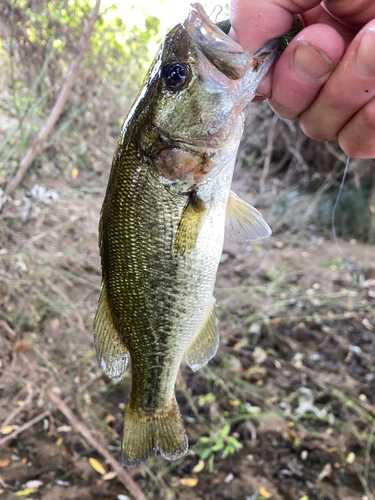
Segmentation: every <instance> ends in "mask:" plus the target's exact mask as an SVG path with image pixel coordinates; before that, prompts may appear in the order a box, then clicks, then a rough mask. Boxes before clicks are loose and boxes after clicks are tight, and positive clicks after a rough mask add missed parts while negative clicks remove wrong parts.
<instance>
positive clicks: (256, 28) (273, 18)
mask: <svg viewBox="0 0 375 500" xmlns="http://www.w3.org/2000/svg"><path fill="white" fill-rule="evenodd" d="M319 4H320V0H294V1H293V0H232V2H231V10H230V21H231V24H232V27H233V30H234V31H235V34H236V37H235V38H236V41H237V42H238V43H239V44H240V45H241V46H242V47H243V48H244V49H245V50H248V51H249V52H250V54H253V53H255V52H256V51H257V50H259V49H260V48H261V47H263V45H265V44H266V43H267V42H268V41H269V40H270V39H271V38H277V37H279V36H282V35H285V33H287V32H288V31H289V30H290V28H291V26H292V22H293V14H300V13H302V12H305V11H307V10H309V9H312V8H313V7H316V6H317V5H319Z"/></svg>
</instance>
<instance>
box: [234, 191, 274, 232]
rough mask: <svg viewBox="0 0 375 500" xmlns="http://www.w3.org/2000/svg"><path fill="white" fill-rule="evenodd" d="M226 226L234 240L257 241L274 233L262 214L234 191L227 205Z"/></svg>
mask: <svg viewBox="0 0 375 500" xmlns="http://www.w3.org/2000/svg"><path fill="white" fill-rule="evenodd" d="M226 228H227V231H228V236H229V238H230V239H231V240H233V241H255V240H260V239H262V238H268V236H270V235H271V234H272V231H271V229H270V227H269V225H268V224H267V222H266V221H265V220H264V219H263V217H262V214H261V213H260V212H259V211H258V210H257V209H256V208H254V207H252V206H251V205H249V204H248V203H246V201H243V200H241V198H239V197H238V196H237V195H236V193H234V192H233V191H231V192H230V195H229V200H228V205H227V215H226Z"/></svg>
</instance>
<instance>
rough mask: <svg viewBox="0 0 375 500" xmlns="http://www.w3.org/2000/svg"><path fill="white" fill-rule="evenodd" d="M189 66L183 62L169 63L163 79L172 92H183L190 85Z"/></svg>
mask: <svg viewBox="0 0 375 500" xmlns="http://www.w3.org/2000/svg"><path fill="white" fill-rule="evenodd" d="M189 73H190V68H189V66H188V65H187V64H186V63H184V62H182V61H169V62H168V63H167V64H166V65H165V68H164V71H163V78H164V81H165V84H166V86H167V87H168V88H169V89H170V90H177V89H178V90H182V88H184V87H185V84H187V83H188V76H189Z"/></svg>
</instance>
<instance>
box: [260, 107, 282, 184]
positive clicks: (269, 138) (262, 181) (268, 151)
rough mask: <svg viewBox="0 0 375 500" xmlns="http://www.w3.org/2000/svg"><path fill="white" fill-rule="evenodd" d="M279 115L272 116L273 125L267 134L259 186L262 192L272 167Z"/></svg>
mask: <svg viewBox="0 0 375 500" xmlns="http://www.w3.org/2000/svg"><path fill="white" fill-rule="evenodd" d="M278 119H279V117H278V116H277V115H276V114H275V115H274V117H273V118H272V121H271V125H270V128H269V131H268V136H267V147H266V151H265V158H264V167H263V172H262V177H261V178H260V181H259V188H260V192H261V193H263V192H264V185H265V182H266V179H267V175H268V172H269V169H270V163H271V155H272V149H273V137H274V135H275V128H276V123H277V120H278Z"/></svg>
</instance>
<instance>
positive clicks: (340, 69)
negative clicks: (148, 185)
mask: <svg viewBox="0 0 375 500" xmlns="http://www.w3.org/2000/svg"><path fill="white" fill-rule="evenodd" d="M293 14H298V15H299V17H300V19H301V20H302V23H303V25H304V29H303V30H302V31H301V32H300V33H299V34H298V35H297V36H296V37H295V38H294V39H293V40H292V42H291V43H290V44H289V46H288V47H287V49H286V50H285V52H284V53H283V54H282V55H281V57H280V59H279V60H278V61H277V62H276V64H275V65H274V67H273V70H272V71H271V72H270V74H269V75H268V77H267V78H266V79H265V80H264V81H263V82H262V84H261V85H260V87H259V89H258V91H259V93H261V94H263V96H264V98H267V97H268V98H269V102H270V105H271V107H272V108H273V109H274V111H275V112H276V113H277V114H279V115H280V116H281V117H283V118H289V119H296V118H298V119H299V122H300V126H301V128H302V130H303V132H304V133H305V134H306V135H307V136H309V137H311V138H312V139H315V140H317V141H330V140H333V139H336V138H338V140H339V144H340V147H341V148H342V150H343V151H344V152H345V153H346V154H347V155H349V156H351V157H352V158H375V2H374V1H373V0H325V1H324V2H320V1H319V0H232V3H231V17H230V18H231V23H232V27H233V30H234V32H235V33H234V37H235V38H236V39H237V41H238V43H240V45H241V46H242V47H243V48H244V49H246V50H248V51H249V52H250V53H254V52H256V51H257V50H258V49H259V48H260V47H262V46H263V45H265V44H266V43H267V41H268V40H270V39H271V38H275V37H279V36H281V35H284V34H285V33H287V32H288V30H289V29H290V27H291V24H292V18H293Z"/></svg>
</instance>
